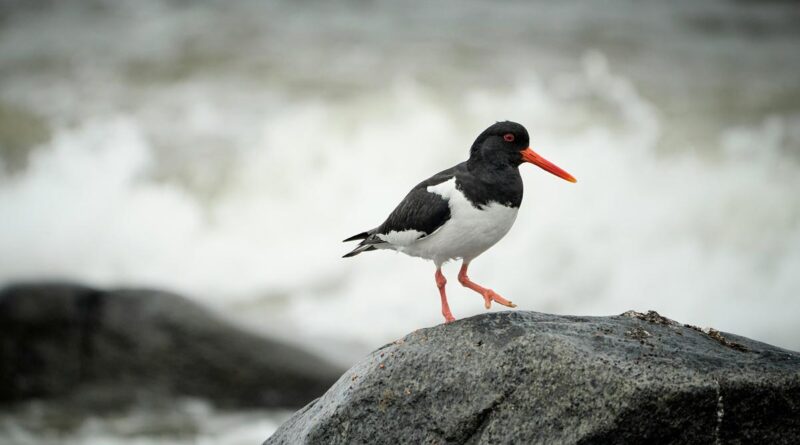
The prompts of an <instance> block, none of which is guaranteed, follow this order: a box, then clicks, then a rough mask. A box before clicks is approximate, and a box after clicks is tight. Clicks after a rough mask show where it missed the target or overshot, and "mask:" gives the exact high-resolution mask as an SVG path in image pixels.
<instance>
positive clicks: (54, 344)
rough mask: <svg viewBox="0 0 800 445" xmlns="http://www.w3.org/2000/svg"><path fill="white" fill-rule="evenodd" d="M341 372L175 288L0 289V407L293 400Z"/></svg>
mask: <svg viewBox="0 0 800 445" xmlns="http://www.w3.org/2000/svg"><path fill="white" fill-rule="evenodd" d="M340 375H341V371H340V370H339V369H336V368H335V367H334V366H331V365H329V364H328V363H326V362H324V361H323V360H321V359H319V358H317V357H315V356H313V355H311V354H309V353H306V352H304V351H301V350H299V349H298V348H295V347H292V346H289V345H286V344H283V343H280V342H276V341H272V340H268V339H265V338H262V337H259V336H256V335H253V334H250V333H247V332H244V331H242V330H239V329H237V328H235V327H232V326H230V325H229V324H227V323H224V322H222V321H220V320H219V319H217V318H215V317H213V316H212V315H211V314H209V313H208V312H207V311H206V310H205V309H203V308H201V307H199V306H198V305H196V304H194V303H192V302H190V301H188V300H186V299H184V298H182V297H179V296H177V295H174V294H169V293H164V292H158V291H150V290H114V291H100V290H96V289H91V288H88V287H82V286H77V285H72V284H25V285H13V286H9V287H6V288H5V289H2V290H0V381H1V382H3V383H2V385H0V406H2V405H3V404H6V405H9V404H14V403H16V402H21V401H27V400H33V399H36V400H52V401H61V402H63V401H67V402H68V403H67V405H68V406H70V407H88V408H91V407H95V408H97V407H99V408H104V409H105V408H117V407H125V406H128V405H130V404H132V403H134V402H137V403H141V402H148V403H149V402H152V401H156V402H158V401H160V400H162V399H163V400H170V399H172V398H176V397H198V398H204V399H208V400H210V401H213V402H214V403H215V404H216V405H217V406H221V407H230V408H234V407H273V406H281V407H286V406H295V407H300V406H302V405H304V404H306V403H308V402H309V401H310V400H312V399H314V398H315V397H318V396H319V395H321V394H322V393H323V392H324V391H325V390H326V389H327V388H328V387H330V385H331V384H333V382H335V381H336V378H338V377H339V376H340Z"/></svg>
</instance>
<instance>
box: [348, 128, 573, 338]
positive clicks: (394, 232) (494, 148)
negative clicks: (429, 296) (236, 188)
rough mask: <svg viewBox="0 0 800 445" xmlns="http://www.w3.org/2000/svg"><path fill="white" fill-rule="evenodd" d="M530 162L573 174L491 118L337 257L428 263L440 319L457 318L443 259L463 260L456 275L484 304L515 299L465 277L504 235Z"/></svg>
mask: <svg viewBox="0 0 800 445" xmlns="http://www.w3.org/2000/svg"><path fill="white" fill-rule="evenodd" d="M523 163H531V164H534V165H536V166H538V167H540V168H542V169H544V170H545V171H548V172H550V173H552V174H554V175H556V176H558V177H560V178H562V179H565V180H567V181H569V182H573V183H574V182H577V181H576V179H575V178H574V177H573V176H572V175H570V174H569V173H567V172H566V171H564V170H562V169H561V168H559V167H557V166H556V165H555V164H553V163H551V162H550V161H547V160H546V159H544V158H543V157H542V156H540V155H539V154H537V153H536V152H534V151H533V150H532V149H531V148H530V137H529V135H528V131H527V130H526V129H525V127H524V126H522V125H521V124H519V123H516V122H511V121H503V122H496V123H495V124H493V125H491V126H490V127H489V128H487V129H486V130H484V131H483V132H482V133H481V134H479V135H478V137H477V138H476V139H475V142H473V143H472V146H471V147H470V150H469V158H468V159H467V160H466V161H464V162H461V163H460V164H457V165H455V166H453V167H450V168H448V169H447V170H443V171H441V172H439V173H436V174H435V175H433V176H431V177H430V178H428V179H426V180H424V181H422V182H420V183H419V184H417V185H416V186H414V188H412V189H411V191H409V192H408V194H407V195H406V196H405V198H403V200H402V201H400V204H398V205H397V207H395V209H394V210H393V211H392V212H391V213H390V214H389V216H388V218H386V220H385V221H384V222H383V223H382V224H381V225H379V226H377V227H375V228H374V229H371V230H367V231H364V232H361V233H358V234H356V235H353V236H351V237H349V238H347V239H345V240H344V241H343V242H350V241H359V240H360V242H359V243H358V245H357V246H356V247H355V248H354V249H353V250H352V251H350V252H348V253H347V254H345V255H344V256H343V258H350V257H354V256H356V255H358V254H360V253H363V252H370V251H375V250H385V249H388V250H394V251H398V252H402V253H404V254H406V255H409V256H412V257H419V258H423V259H426V260H431V261H433V263H434V265H435V266H436V272H435V274H434V278H435V282H436V287H437V288H438V289H439V297H440V299H441V306H442V315H443V316H444V319H445V323H450V322H453V321H455V317H453V314H452V312H451V311H450V306H449V304H448V302H447V293H446V291H445V285H446V284H447V279H446V278H445V276H444V274H442V265H443V264H444V263H446V262H448V261H451V260H461V261H462V264H461V269H460V270H459V272H458V281H459V282H460V283H461V284H462V285H463V286H464V287H466V288H469V289H471V290H473V291H475V292H477V293H479V294H480V295H481V296H482V297H483V300H484V306H485V307H486V309H489V308H491V304H492V302H495V303H498V304H500V305H502V306H506V307H510V308H514V307H516V305H515V304H514V303H512V302H511V301H509V300H507V299H505V298H503V297H502V296H501V295H500V294H498V293H497V292H495V291H494V290H492V289H489V288H486V287H483V286H481V285H479V284H477V283H475V282H474V281H472V280H471V279H470V278H469V276H468V275H467V271H468V268H469V265H470V264H471V263H472V261H473V260H474V259H475V258H477V257H478V256H479V255H481V254H482V253H483V252H485V251H486V250H487V249H489V248H490V247H492V246H493V245H495V244H496V243H497V242H498V241H500V239H502V238H503V237H504V236H505V235H506V234H507V233H508V231H509V230H510V229H511V226H512V225H513V224H514V221H515V220H516V218H517V212H518V211H519V207H520V204H521V203H522V192H523V186H522V177H521V175H520V172H519V167H520V165H522V164H523Z"/></svg>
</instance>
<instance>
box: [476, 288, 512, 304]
mask: <svg viewBox="0 0 800 445" xmlns="http://www.w3.org/2000/svg"><path fill="white" fill-rule="evenodd" d="M481 294H482V295H483V301H484V303H485V304H484V306H486V309H489V308H491V307H492V301H495V302H497V303H498V304H502V305H503V306H505V307H517V305H516V304H514V303H512V302H510V301H508V300H506V299H505V298H503V297H502V296H500V294H498V293H497V292H495V291H493V290H491V289H486V290H485V291H483V292H481Z"/></svg>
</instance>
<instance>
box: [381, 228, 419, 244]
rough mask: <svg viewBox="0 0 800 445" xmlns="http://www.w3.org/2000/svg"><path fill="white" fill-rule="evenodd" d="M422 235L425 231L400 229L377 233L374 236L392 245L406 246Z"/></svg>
mask: <svg viewBox="0 0 800 445" xmlns="http://www.w3.org/2000/svg"><path fill="white" fill-rule="evenodd" d="M424 235H425V233H423V232H420V231H419V230H412V229H409V230H400V231H397V230H392V231H391V232H389V233H385V234H384V233H378V234H376V235H375V236H377V237H378V238H380V239H381V240H382V241H385V242H387V243H389V244H391V245H393V246H408V245H409V244H411V243H413V242H414V241H416V240H418V239H420V238H422V237H423V236H424Z"/></svg>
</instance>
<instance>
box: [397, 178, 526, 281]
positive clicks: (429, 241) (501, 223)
mask: <svg viewBox="0 0 800 445" xmlns="http://www.w3.org/2000/svg"><path fill="white" fill-rule="evenodd" d="M427 190H428V192H431V193H436V194H438V195H440V196H442V197H443V198H445V199H446V200H447V201H448V204H449V205H450V219H449V220H448V221H447V222H445V223H444V224H443V225H442V226H441V227H439V228H438V229H437V230H436V231H435V232H433V233H432V234H430V235H428V236H427V237H425V238H422V239H421V240H419V241H416V242H413V243H411V244H409V245H406V246H397V247H395V248H396V249H397V250H398V251H400V252H403V253H406V254H408V255H411V256H417V257H421V258H426V259H430V260H433V261H434V262H435V263H436V264H437V265H441V264H442V263H444V262H445V261H447V260H452V259H460V258H463V259H464V260H466V261H471V260H472V259H474V258H475V257H477V256H478V255H480V254H482V253H483V252H485V251H486V249H488V248H490V247H492V246H493V245H494V244H495V243H497V242H498V241H500V239H502V238H503V237H504V236H505V235H506V233H508V231H509V230H510V229H511V226H512V225H514V221H515V220H516V219H517V210H518V209H517V208H514V207H506V206H504V205H502V204H499V203H496V202H491V203H489V204H487V205H485V206H483V208H482V209H478V208H476V207H474V206H473V205H472V204H471V203H470V202H469V201H468V200H467V198H466V197H465V196H464V194H463V193H462V192H461V191H459V190H458V189H456V179H455V178H452V179H450V180H449V181H446V182H443V183H441V184H437V185H432V186H430V187H428V188H427Z"/></svg>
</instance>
